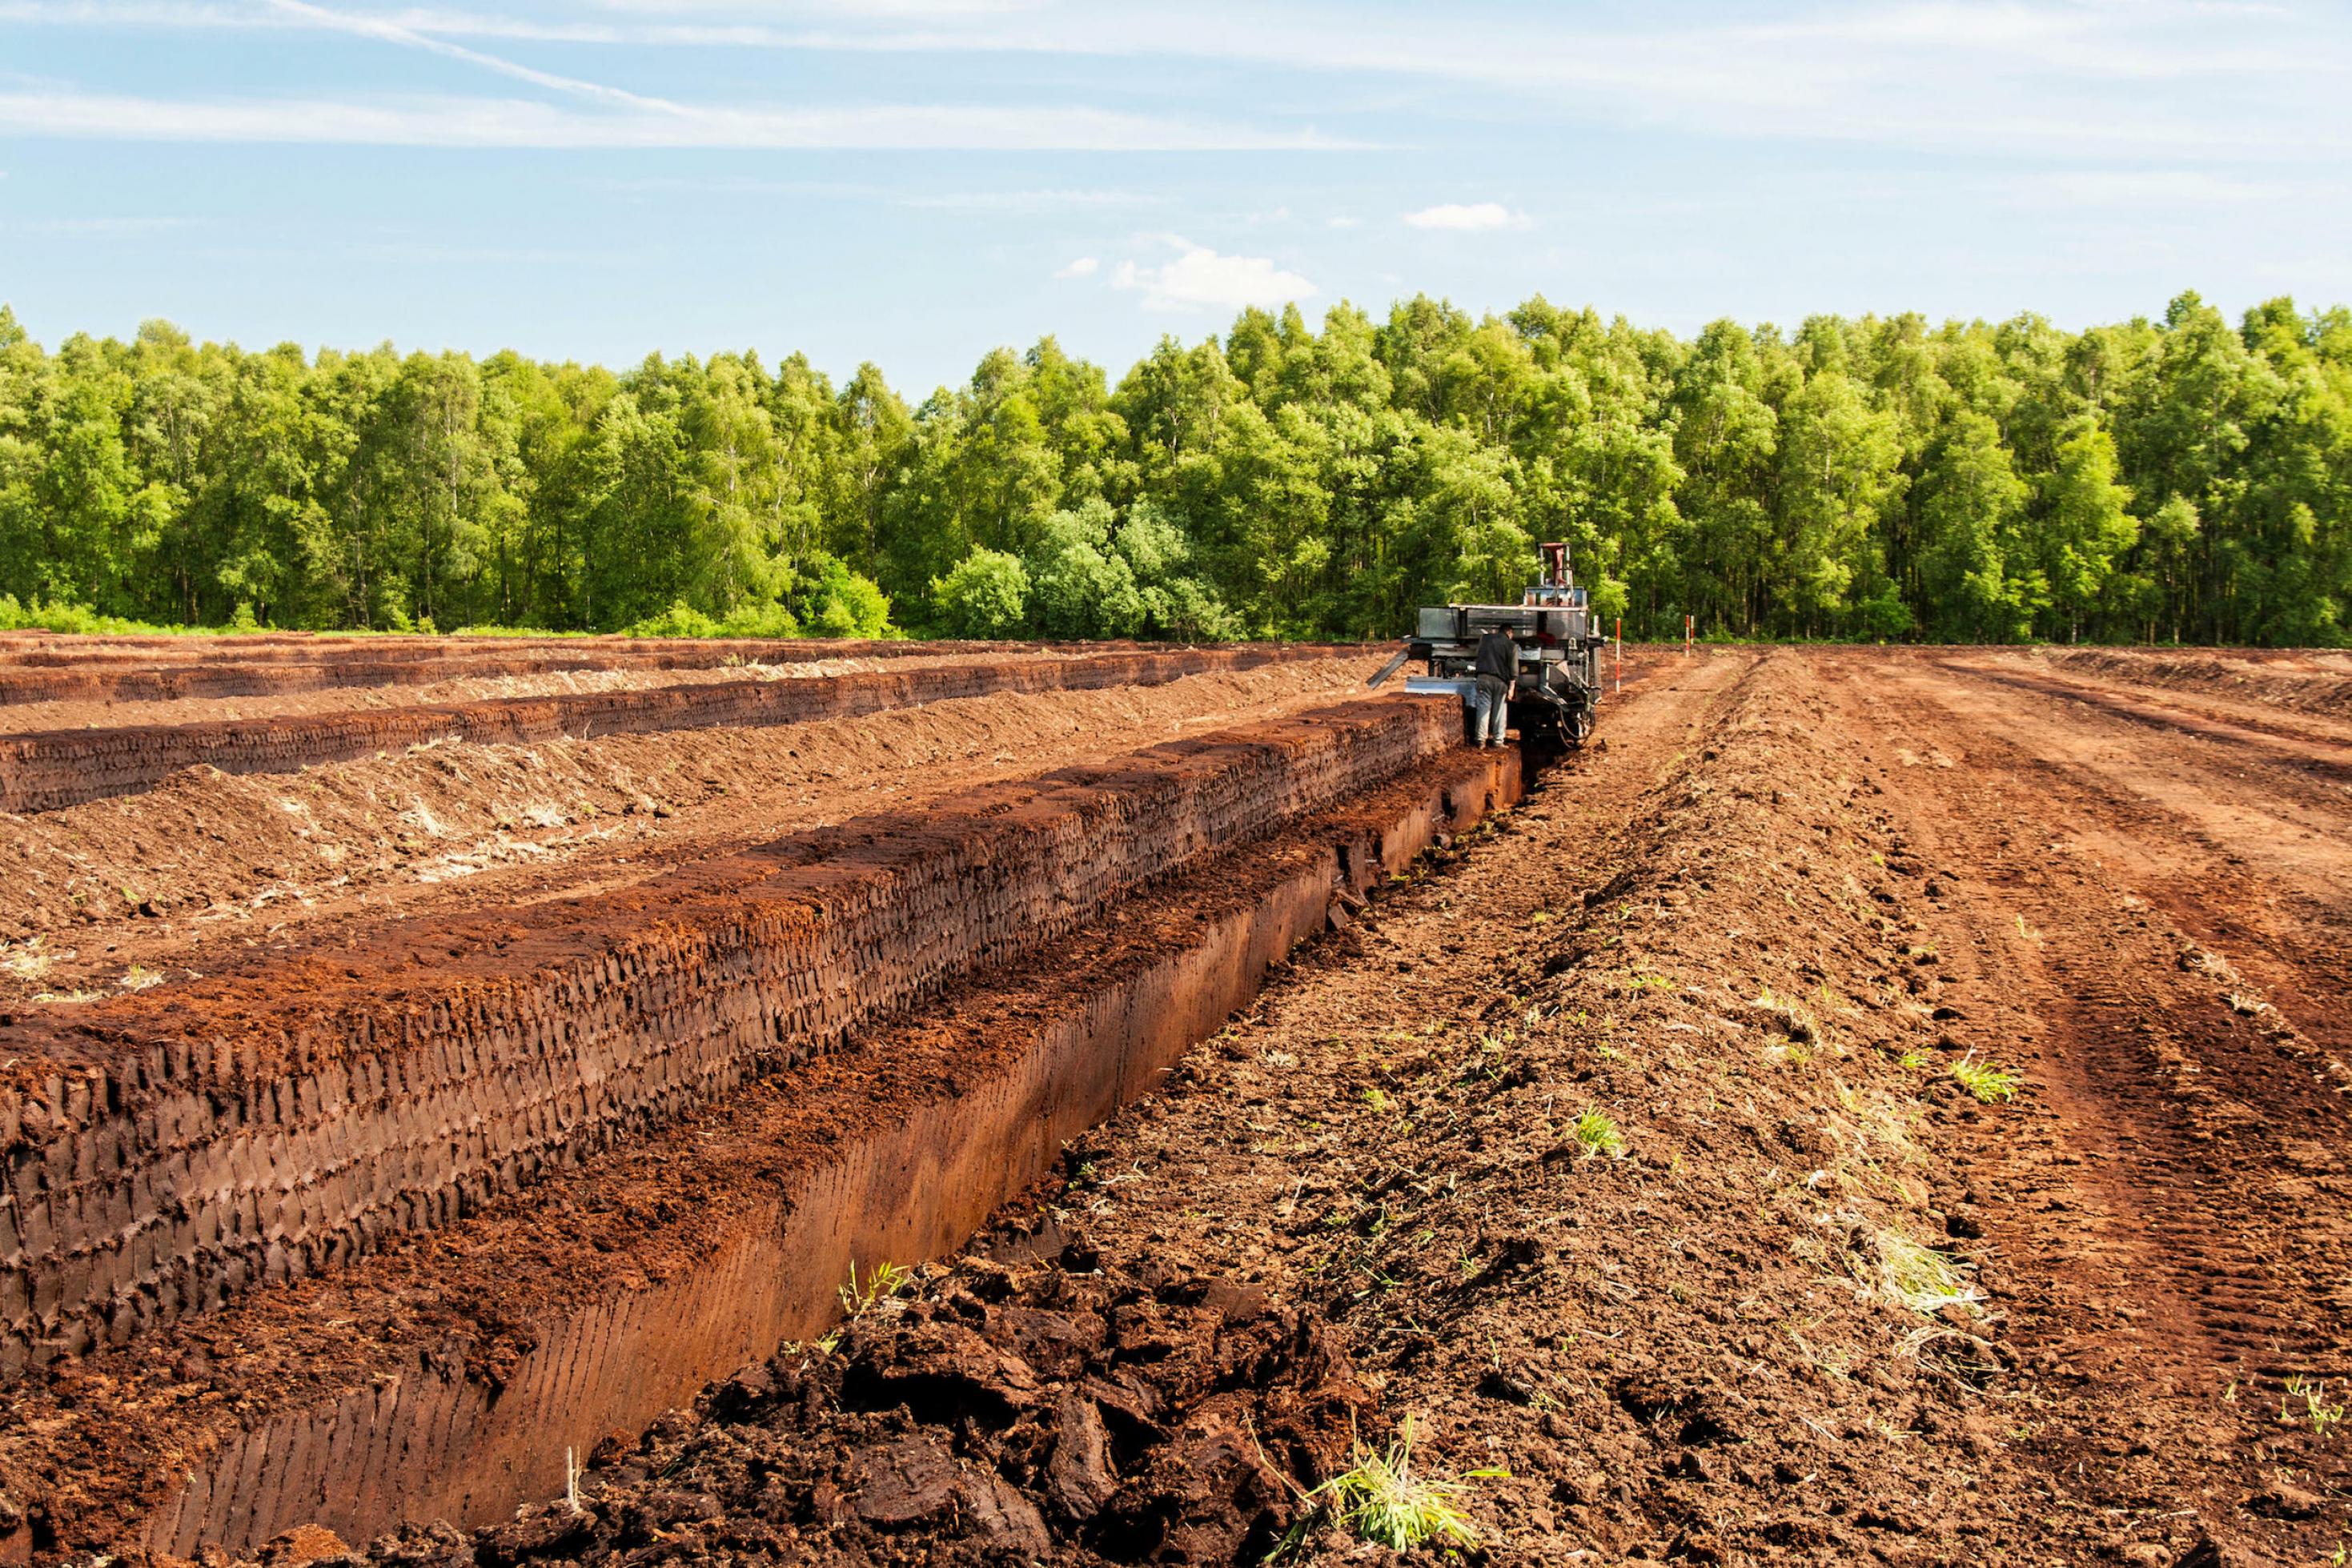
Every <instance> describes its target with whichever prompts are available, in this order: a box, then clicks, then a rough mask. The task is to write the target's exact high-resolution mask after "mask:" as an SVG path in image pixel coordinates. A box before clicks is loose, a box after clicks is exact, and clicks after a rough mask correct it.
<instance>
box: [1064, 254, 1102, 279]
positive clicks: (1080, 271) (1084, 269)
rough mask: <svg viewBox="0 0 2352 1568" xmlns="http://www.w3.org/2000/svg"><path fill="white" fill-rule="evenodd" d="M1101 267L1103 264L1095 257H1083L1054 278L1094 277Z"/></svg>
mask: <svg viewBox="0 0 2352 1568" xmlns="http://www.w3.org/2000/svg"><path fill="white" fill-rule="evenodd" d="M1101 265H1102V263H1101V262H1100V261H1099V260H1097V258H1096V257H1094V256H1080V257H1078V258H1077V259H1076V261H1073V262H1072V263H1070V265H1069V266H1067V267H1063V268H1061V269H1060V270H1058V271H1056V272H1055V274H1054V276H1055V277H1093V276H1094V275H1095V268H1097V267H1100V266H1101Z"/></svg>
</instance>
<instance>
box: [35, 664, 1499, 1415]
mask: <svg viewBox="0 0 2352 1568" xmlns="http://www.w3.org/2000/svg"><path fill="white" fill-rule="evenodd" d="M1459 735H1460V718H1459V715H1458V712H1457V711H1456V710H1455V708H1454V705H1452V704H1450V703H1444V702H1396V701H1381V702H1363V703H1357V704H1351V705H1348V706H1343V707H1339V708H1335V709H1328V710H1324V711H1323V712H1322V713H1320V714H1317V715H1310V716H1305V717H1302V718H1297V719H1292V720H1286V721H1281V722H1277V723H1269V724H1265V725H1259V726H1253V727H1243V728H1239V729H1236V730H1232V731H1227V732H1224V733H1223V735H1222V736H1217V737H1202V738H1199V739H1195V740H1189V741H1182V742H1171V743H1169V744H1166V745H1162V746H1159V747H1152V748H1150V749H1149V750H1146V751H1142V752H1139V753H1135V754H1133V755H1131V756H1130V757H1129V758H1123V759H1121V760H1120V761H1119V762H1118V764H1116V765H1113V766H1108V767H1099V768H1069V769H1064V770H1062V771H1060V772H1057V773H1055V774H1049V775H1046V776H1045V777H1043V778H1041V779H1033V780H1024V781H1022V782H1020V783H1017V784H1005V785H999V786H994V787H992V788H990V789H983V790H980V791H976V792H975V793H974V794H973V795H971V796H970V797H968V798H966V800H964V801H963V802H962V804H961V809H959V810H953V811H944V810H932V811H929V812H923V813H914V814H903V815H889V816H879V817H873V818H865V819H859V820H857V821H853V822H850V823H846V824H843V825H841V826H839V827H835V828H830V829H824V830H819V831H813V832H808V833H802V834H796V835H793V836H792V837H790V838H786V839H783V840H781V841H777V842H775V843H772V844H769V845H766V846H763V847H761V848H760V849H757V850H754V851H751V852H744V853H740V854H737V855H732V856H728V857H724V858H722V859H719V860H716V861H712V862H700V863H698V864H696V865H693V866H689V867H686V868H682V869H680V870H678V871H676V872H672V873H667V874H665V875H663V876H660V877H657V878H655V879H652V880H650V881H649V882H647V883H641V884H638V885H636V886H635V887H633V888H630V889H626V890H622V891H620V892H616V893H614V894H605V895H602V896H599V897H597V898H595V899H583V900H576V901H572V902H570V903H567V904H558V905H542V906H538V907H535V908H534V909H532V910H530V912H529V913H528V918H525V917H523V916H521V915H512V914H509V915H498V916H482V917H478V918H472V919H468V920H461V921H458V922H455V923H444V924H436V925H431V926H429V927H428V926H426V925H423V924H421V923H410V924H405V925H399V926H394V927H392V928H390V929H388V930H387V931H386V932H384V933H383V934H382V935H381V936H378V937H374V938H372V939H370V940H369V941H368V942H367V943H365V944H363V945H362V946H356V947H352V948H339V947H338V948H321V949H319V950H315V951H311V952H309V953H305V954H299V955H295V956H289V957H288V958H287V959H285V960H283V961H280V962H278V963H274V964H273V965H272V966H271V967H269V968H268V969H267V970H263V971H259V972H257V973H244V974H231V975H225V976H221V977H215V978H213V979H210V980H205V981H196V982H190V983H188V984H186V985H184V986H175V987H172V988H159V989H157V990H154V991H150V992H143V993H140V994H138V995H135V996H131V997H127V998H120V999H118V1000H115V1001H110V1002H107V1003H101V1004H95V1005H93V1006H91V1007H90V1008H89V1009H84V1010H82V1011H80V1012H79V1014H78V1015H77V1016H76V1021H75V1022H74V1023H72V1024H70V1025H67V1024H59V1023H57V1022H55V1021H53V1020H52V1019H47V1018H44V1019H40V1020H37V1021H36V1020H26V1021H19V1022H16V1023H14V1024H11V1025H8V1026H7V1027H5V1028H0V1053H5V1056H7V1057H8V1058H10V1059H11V1061H10V1074H11V1079H10V1081H9V1082H6V1083H5V1086H0V1148H5V1150H6V1151H7V1154H6V1168H7V1177H8V1182H7V1191H6V1193H5V1197H0V1377H15V1376H17V1375H21V1374H22V1373H24V1372H25V1371H26V1369H27V1368H29V1367H34V1366H38V1365H42V1364H47V1363H49V1362H51V1361H53V1360H55V1359H56V1358H58V1357H59V1356H63V1355H74V1354H82V1353H85V1352H87V1351H89V1350H91V1349H93V1348H95V1347H99V1346H104V1345H112V1346H121V1345H125V1344H128V1343H131V1342H132V1341H133V1340H135V1339H136V1338H138V1337H139V1336H140V1335H142V1333H147V1332H149V1331H151V1330H152V1329H153V1328H154V1327H155V1326H156V1325H158V1324H160V1323H166V1322H172V1321H174V1320H176V1319H179V1318H182V1317H184V1316H187V1315H189V1314H191V1313H195V1312H204V1311H207V1310H211V1309H214V1308H216V1307H218V1306H220V1305H222V1304H224V1303H226V1302H227V1301H231V1300H233V1299H234V1298H236V1296H238V1295H240V1294H241V1293H243V1292H244V1291H247V1290H248V1289H250V1288H252V1287H254V1286H256V1285H258V1284H262V1283H267V1282H272V1281H285V1280H289V1279H294V1278H299V1277H302V1276H306V1275H309V1274H312V1273H316V1272H319V1271H320V1270H328V1269H331V1268H335V1267H337V1266H340V1265H341V1264H343V1263H345V1262H346V1261H348V1260H351V1259H352V1258H353V1257H355V1256H357V1255H360V1254H362V1253H364V1252H366V1251H368V1250H371V1249H373V1247H374V1246H375V1245H376V1244H377V1243H378V1242H379V1241H380V1240H381V1239H383V1238H384V1237H385V1236H386V1235H387V1234H390V1233H395V1232H401V1231H412V1230H419V1229H429V1228H438V1227H441V1226H445V1225H446V1224H448V1223H450V1222H451V1221H453V1220H454V1219H456V1218H458V1217H459V1216H460V1215H461V1214H463V1213H465V1212H467V1210H468V1208H469V1207H474V1206H478V1205H479V1204H481V1203H483V1202H485V1201H487V1200H488V1199H489V1198H490V1197H495V1196H496V1195H499V1194H501V1193H505V1192H510V1191H513V1190H516V1189H518V1188H520V1187H522V1186H527V1185H529V1184H530V1183H532V1182H534V1181H535V1180H537V1179H539V1178H540V1176H541V1175H542V1174H543V1173H544V1172H545V1171H546V1170H547V1169H549V1168H550V1167H551V1166H553V1167H560V1166H565V1165H569V1164H571V1163H573V1162H576V1161H578V1160H579V1159H581V1158H583V1157H585V1156H586V1155H590V1154H593V1153H594V1152H595V1151H597V1150H599V1149H602V1148H604V1147H607V1146H609V1145H611V1144H612V1143H613V1142H614V1140H616V1139H619V1138H622V1137H625V1136H626V1135H629V1134H632V1133H635V1132H638V1131H642V1130H644V1129H646V1128H647V1127H649V1126H651V1125H654V1124H658V1123H660V1122H662V1121H664V1120H667V1119H668V1118H670V1117H673V1116H675V1115H677V1114H678V1113H682V1112H684V1111H687V1110H689V1109H692V1108H694V1107H696V1106H698V1105H702V1104H706V1103H709V1102H711V1101H712V1100H714V1099H716V1098H718V1097H719V1096H722V1095H724V1094H726V1093H727V1092H729V1091H730V1089H732V1088H734V1087H735V1086H737V1085H739V1084H740V1083H741V1082H744V1081H745V1080H746V1079H747V1078H750V1077H753V1076H756V1075H759V1074H761V1073H765V1072H768V1071H772V1070H774V1069H775V1068H777V1067H780V1066H782V1065H785V1064H789V1063H791V1062H793V1061H799V1060H802V1059H804V1058H805V1057H807V1056H808V1055H810V1054H811V1053H813V1052H816V1051H824V1050H825V1049H827V1048H828V1047H830V1046H832V1045H834V1044H835V1043H836V1042H837V1041H838V1040H840V1039H841V1038H842V1036H843V1035H844V1034H845V1032H846V1031H847V1030H851V1029H853V1028H856V1027H858V1026H861V1025H864V1024H867V1023H870V1022H872V1021H873V1020H875V1019H880V1018H884V1017H887V1016H888V1015H890V1014H891V1013H893V1012H896V1011H898V1010H900V1009H906V1008H908V1007H910V1006H912V1005H915V1004H917V1003H919V1002H921V1001H923V1000H925V999H927V998H929V997H931V996H933V995H935V994H936V993H937V992H938V991H939V990H940V988H942V987H944V986H945V985H946V984H948V983H949V982H950V980H951V979H953V978H954V977H957V976H959V975H961V974H964V973H967V972H969V971H971V970H972V969H974V968H976V967H981V966H985V965H993V964H1000V963H1003V962H1004V961H1006V960H1007V959H1009V958H1012V957H1014V956H1018V955H1019V954H1021V953H1023V952H1024V951H1026V950H1028V949H1030V948H1033V947H1034V946H1037V945H1038V944H1040V943H1043V942H1045V941H1048V940H1051V939H1053V938H1055V937H1056V936H1061V935H1063V934H1066V933H1067V932H1069V931H1071V930H1073V929H1075V928H1076V927H1077V926H1078V925H1081V924H1083V923H1084V922H1086V921H1087V920H1089V919H1092V918H1094V917H1095V916H1097V915H1099V914H1100V913H1101V912H1102V911H1103V910H1104V909H1105V908H1106V907H1107V906H1108V905H1109V904H1111V903H1113V902H1114V901H1116V900H1118V899H1119V898H1121V897H1123V896H1125V895H1127V894H1130V893H1132V892H1134V891H1135V890H1136V889H1138V888H1139V887H1141V886H1143V885H1144V884H1146V883H1150V881H1152V880H1153V879H1155V878H1159V877H1162V876H1166V875H1168V874H1171V873H1175V872H1177V871H1179V870H1181V869H1182V868H1183V867H1185V866H1186V865H1188V864H1191V863H1192V862H1196V861H1198V860H1200V859H1202V858H1203V857H1206V856H1210V855H1215V854H1221V853H1224V852H1229V851H1231V850H1233V849H1234V848H1235V847H1236V846H1238V845H1242V844H1245V843H1247V842H1249V841H1252V840H1254V839H1256V838H1259V837H1261V836H1263V835H1265V834H1267V833H1269V832H1272V831H1276V830H1277V829H1279V828H1281V827H1282V826H1283V825H1285V824H1286V823H1288V822H1290V821H1295V820H1296V819H1297V818H1298V817H1300V816H1301V815H1303V814H1306V813H1309V812H1314V811H1318V810H1324V809H1326V808H1328V807H1330V806H1331V805H1333V804H1334V803H1336V802H1338V801H1339V800H1343V799H1345V798H1347V797H1349V796H1350V795H1352V794H1355V793H1358V792H1360V791H1361V790H1363V789H1367V788H1368V787H1370V786H1372V785H1375V784H1377V783H1379V782H1381V780H1383V779H1390V778H1392V777H1394V776H1396V775H1397V774H1399V773H1401V772H1402V771H1403V770H1404V769H1406V768H1410V767H1412V765H1414V764H1415V763H1418V762H1420V761H1422V760H1423V759H1424V758H1428V757H1430V756H1432V755H1433V754H1435V753H1437V752H1439V751H1441V750H1444V749H1445V748H1447V747H1451V746H1452V745H1454V743H1455V742H1456V741H1458V738H1459Z"/></svg>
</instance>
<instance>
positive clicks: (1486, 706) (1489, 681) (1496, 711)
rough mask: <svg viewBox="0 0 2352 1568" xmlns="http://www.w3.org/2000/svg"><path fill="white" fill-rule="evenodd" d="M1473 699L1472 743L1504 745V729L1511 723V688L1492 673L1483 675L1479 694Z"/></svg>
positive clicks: (1479, 678) (1479, 684)
mask: <svg viewBox="0 0 2352 1568" xmlns="http://www.w3.org/2000/svg"><path fill="white" fill-rule="evenodd" d="M1472 700H1473V704H1474V706H1472V708H1471V715H1472V716H1471V721H1470V744H1471V745H1473V746H1490V745H1491V746H1500V745H1502V744H1503V731H1504V729H1505V727H1507V726H1508V725H1509V723H1510V716H1511V688H1510V687H1508V686H1507V685H1504V684H1503V683H1502V682H1500V681H1498V680H1496V678H1495V677H1494V676H1492V675H1481V676H1479V677H1478V695H1476V697H1475V698H1474V699H1472Z"/></svg>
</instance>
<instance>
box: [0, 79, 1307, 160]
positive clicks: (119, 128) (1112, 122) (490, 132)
mask: <svg viewBox="0 0 2352 1568" xmlns="http://www.w3.org/2000/svg"><path fill="white" fill-rule="evenodd" d="M0 131H11V132H14V133H16V134H19V135H25V136H47V137H65V138H74V139H81V140H88V139H100V138H103V139H113V140H121V141H246V142H262V141H266V142H309V143H341V144H366V145H377V146H402V147H542V148H577V147H613V148H628V147H638V148H652V147H673V148H684V147H735V148H956V149H961V150H980V151H991V152H1041V151H1081V152H1239V151H1245V150H1265V149H1273V148H1291V149H1304V148H1323V147H1330V146H1339V145H1344V144H1343V143H1337V142H1329V141H1323V140H1321V139H1319V138H1317V137H1315V136H1314V135H1313V133H1311V132H1307V133H1290V132H1280V131H1258V130H1254V129H1252V128H1249V127H1246V126H1234V125H1223V124H1219V123H1216V122H1213V121H1199V120H1167V119H1160V118H1157V117H1154V116H1150V115H1137V114H1125V113H1120V112H1118V111H1116V110H1098V109H1027V108H1016V109H998V108H985V107H962V106H957V105H940V104H906V105H898V106H887V105H885V106H875V107H863V108H823V109H790V110H786V109H731V108H708V107H696V108H691V109H688V108H684V107H681V106H668V105H663V106H658V107H651V108H628V109H616V110H601V111H598V110H591V111H583V110H573V109H566V108H562V107H560V106H557V105H554V104H546V103H533V102H529V101H526V100H521V99H489V98H457V97H451V98H420V99H385V100H374V101H341V100H337V99H282V98H281V99H194V100H191V99H154V98H133V97H129V96H122V95H110V94H96V93H75V92H17V93H0Z"/></svg>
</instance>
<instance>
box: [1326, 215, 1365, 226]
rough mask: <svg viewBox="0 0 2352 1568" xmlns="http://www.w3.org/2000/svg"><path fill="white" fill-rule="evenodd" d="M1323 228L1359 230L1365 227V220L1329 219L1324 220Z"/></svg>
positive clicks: (1343, 217) (1348, 218)
mask: <svg viewBox="0 0 2352 1568" xmlns="http://www.w3.org/2000/svg"><path fill="white" fill-rule="evenodd" d="M1323 226H1324V227H1325V228H1327V229H1359V228H1361V227H1363V226H1364V220H1363V219H1361V218H1350V217H1345V216H1342V217H1336V218H1327V219H1325V220H1324V224H1323Z"/></svg>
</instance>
